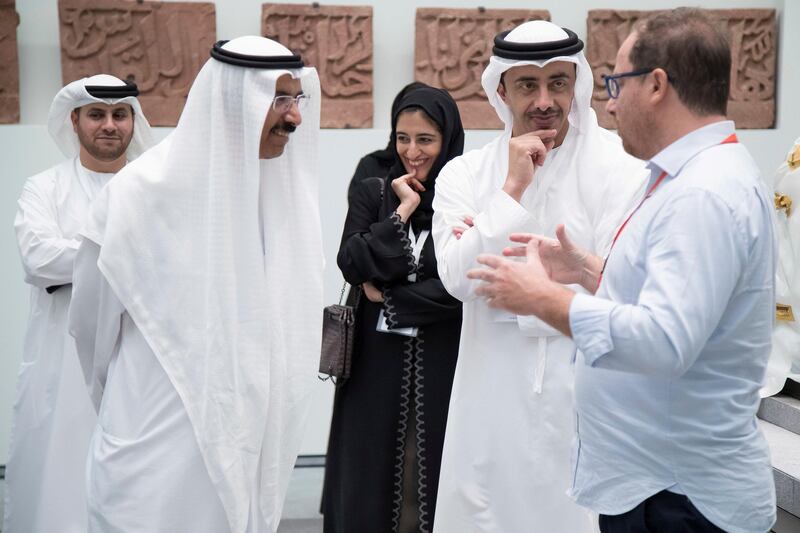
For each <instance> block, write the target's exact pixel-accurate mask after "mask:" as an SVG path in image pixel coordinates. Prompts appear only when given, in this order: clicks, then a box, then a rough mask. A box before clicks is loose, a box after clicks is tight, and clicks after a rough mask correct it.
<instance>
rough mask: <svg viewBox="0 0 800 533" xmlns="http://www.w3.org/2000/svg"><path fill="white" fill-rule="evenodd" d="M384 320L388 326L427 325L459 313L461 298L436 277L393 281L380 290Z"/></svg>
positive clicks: (457, 316) (459, 314) (458, 315)
mask: <svg viewBox="0 0 800 533" xmlns="http://www.w3.org/2000/svg"><path fill="white" fill-rule="evenodd" d="M383 297H384V300H385V303H384V307H385V308H386V322H387V323H388V325H389V327H390V328H404V327H408V326H427V325H429V324H433V323H435V322H440V321H442V320H450V319H453V318H459V317H460V316H461V302H460V301H459V300H457V299H455V298H453V297H452V296H450V294H449V293H448V292H447V291H446V290H445V288H444V285H442V282H441V281H440V280H438V279H435V278H432V279H426V280H424V281H420V282H417V283H411V284H408V285H393V286H391V287H389V288H387V289H384V291H383Z"/></svg>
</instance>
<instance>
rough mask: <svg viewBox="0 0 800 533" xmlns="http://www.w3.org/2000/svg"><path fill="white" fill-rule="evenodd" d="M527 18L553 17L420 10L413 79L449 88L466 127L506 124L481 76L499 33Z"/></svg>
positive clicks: (532, 12) (516, 12)
mask: <svg viewBox="0 0 800 533" xmlns="http://www.w3.org/2000/svg"><path fill="white" fill-rule="evenodd" d="M529 20H550V12H549V11H545V10H529V9H482V8H475V9H445V8H418V9H417V19H416V43H415V47H414V79H416V80H417V81H421V82H423V83H427V84H428V85H433V86H435V87H441V88H443V89H446V90H448V91H449V92H450V94H451V95H452V96H453V98H454V99H455V101H456V102H457V103H458V109H459V111H460V112H461V120H462V121H463V123H464V127H465V128H469V129H496V128H502V127H503V123H502V122H501V121H500V119H499V118H498V116H497V113H495V111H494V109H493V108H492V106H491V105H490V104H489V102H488V100H487V99H486V94H485V93H484V92H483V88H482V87H481V74H483V70H484V68H486V65H488V64H489V57H490V56H491V54H492V47H493V46H494V37H495V35H497V34H498V33H500V32H501V31H505V30H510V29H511V28H514V27H515V26H518V25H520V24H522V23H523V22H526V21H529Z"/></svg>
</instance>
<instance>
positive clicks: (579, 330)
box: [569, 293, 617, 366]
mask: <svg viewBox="0 0 800 533" xmlns="http://www.w3.org/2000/svg"><path fill="white" fill-rule="evenodd" d="M616 305H617V304H615V303H614V302H612V301H611V300H606V299H603V298H598V297H596V296H589V295H588V294H581V293H577V294H575V297H574V298H573V299H572V303H571V304H570V306H569V327H570V330H571V331H572V339H573V340H574V341H575V345H576V346H577V347H578V349H579V350H580V351H581V352H582V353H583V358H584V361H585V362H586V364H587V365H589V366H594V364H595V362H597V360H598V359H599V358H600V357H602V356H604V355H606V354H607V353H609V352H610V351H612V350H613V349H614V340H613V339H612V338H611V313H612V311H613V310H614V308H615V307H616Z"/></svg>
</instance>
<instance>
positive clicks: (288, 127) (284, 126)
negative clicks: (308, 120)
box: [272, 122, 297, 133]
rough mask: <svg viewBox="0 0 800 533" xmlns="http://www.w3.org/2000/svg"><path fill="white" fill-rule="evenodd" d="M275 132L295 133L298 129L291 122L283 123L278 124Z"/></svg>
mask: <svg viewBox="0 0 800 533" xmlns="http://www.w3.org/2000/svg"><path fill="white" fill-rule="evenodd" d="M272 129H273V131H285V132H286V133H293V132H294V130H296V129H297V125H296V124H292V123H291V122H281V123H280V124H276V125H275V127H274V128H272Z"/></svg>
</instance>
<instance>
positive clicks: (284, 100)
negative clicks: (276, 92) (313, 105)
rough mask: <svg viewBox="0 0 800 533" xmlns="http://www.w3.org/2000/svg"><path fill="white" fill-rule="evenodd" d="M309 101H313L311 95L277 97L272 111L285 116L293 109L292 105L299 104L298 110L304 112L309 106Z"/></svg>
mask: <svg viewBox="0 0 800 533" xmlns="http://www.w3.org/2000/svg"><path fill="white" fill-rule="evenodd" d="M309 100H311V95H310V94H298V95H297V96H289V95H288V94H285V95H282V96H276V97H275V99H274V100H273V101H272V109H274V110H275V111H277V112H278V113H280V114H283V113H286V112H287V111H289V109H291V108H292V104H297V109H300V110H303V109H305V107H306V106H307V105H308V101H309Z"/></svg>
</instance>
